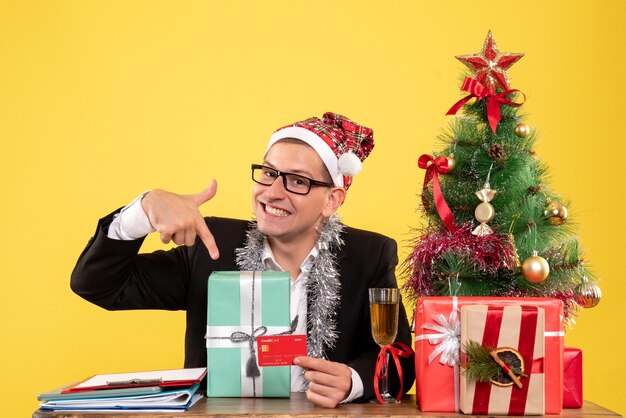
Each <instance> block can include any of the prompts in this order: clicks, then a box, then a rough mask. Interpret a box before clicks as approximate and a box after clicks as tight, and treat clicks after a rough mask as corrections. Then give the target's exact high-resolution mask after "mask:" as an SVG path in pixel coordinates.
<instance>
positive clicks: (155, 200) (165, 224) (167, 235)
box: [141, 180, 220, 260]
mask: <svg viewBox="0 0 626 418" xmlns="http://www.w3.org/2000/svg"><path fill="white" fill-rule="evenodd" d="M216 192H217V182H216V181H215V180H213V181H212V182H211V185H210V186H209V187H208V188H207V189H205V190H203V191H201V192H200V193H196V194H189V195H180V194H175V193H171V192H168V191H165V190H159V189H156V190H152V191H150V192H148V193H147V194H146V195H145V196H144V197H143V199H142V200H141V206H142V207H143V210H144V212H145V213H146V215H147V216H148V219H149V220H150V224H152V226H153V227H154V229H156V230H157V231H158V232H159V234H160V235H161V241H163V242H164V243H165V244H167V243H168V242H170V241H174V243H176V244H177V245H193V244H194V242H195V241H196V236H199V237H200V239H201V240H202V242H203V243H204V245H205V246H206V248H207V250H208V251H209V254H210V255H211V258H212V259H214V260H217V258H218V257H219V256H220V254H219V251H218V249H217V245H216V244H215V238H213V234H211V231H209V228H208V227H207V226H206V222H205V221H204V217H203V216H202V214H201V213H200V210H199V208H200V206H201V205H202V204H204V203H205V202H207V201H209V200H211V199H212V198H213V196H215V193H216Z"/></svg>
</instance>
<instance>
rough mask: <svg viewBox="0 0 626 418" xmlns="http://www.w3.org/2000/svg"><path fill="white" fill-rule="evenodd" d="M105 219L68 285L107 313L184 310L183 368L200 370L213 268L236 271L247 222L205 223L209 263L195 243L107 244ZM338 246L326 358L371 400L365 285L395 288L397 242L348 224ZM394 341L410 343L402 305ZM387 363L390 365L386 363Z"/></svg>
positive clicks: (405, 362) (394, 386)
mask: <svg viewBox="0 0 626 418" xmlns="http://www.w3.org/2000/svg"><path fill="white" fill-rule="evenodd" d="M115 213H116V212H114V213H113V214H111V215H108V216H107V217H105V218H103V219H101V220H100V222H99V223H98V227H97V229H96V234H95V236H94V237H92V238H91V239H90V240H89V243H88V244H87V247H86V248H85V250H84V251H83V252H82V254H81V255H80V258H79V259H78V262H77V264H76V266H75V268H74V271H73V272H72V277H71V288H72V290H73V291H74V292H76V293H77V294H78V295H80V296H82V297H83V298H85V299H87V300H88V301H90V302H92V303H95V304H96V305H98V306H101V307H103V308H105V309H109V310H120V309H168V310H186V311H187V329H186V334H185V367H202V366H206V364H207V359H206V343H205V339H204V336H205V333H206V312H207V282H208V280H207V279H208V277H209V275H210V274H211V272H213V271H232V270H239V269H238V267H237V264H236V263H235V249H236V248H241V247H243V246H244V244H245V238H246V231H247V229H248V228H249V227H250V222H247V221H242V220H236V219H226V218H216V217H211V218H206V222H207V225H208V227H209V229H210V230H211V232H212V233H213V236H214V237H215V240H216V242H217V245H218V248H219V250H220V258H219V259H218V260H212V259H211V258H210V257H209V254H208V251H207V249H206V247H205V246H204V244H203V243H202V241H200V239H199V238H198V239H196V243H195V244H194V245H193V246H189V247H187V246H180V247H177V248H174V249H171V250H169V251H155V252H153V253H149V254H138V252H139V249H140V247H141V245H142V243H143V239H139V240H133V241H120V240H113V239H110V238H108V237H107V234H106V232H107V230H108V226H109V224H110V223H111V221H112V219H113V215H114V214H115ZM341 238H342V239H343V241H344V245H342V246H341V249H340V250H339V251H338V252H337V254H336V257H337V262H338V271H339V275H340V281H341V304H340V307H339V311H338V312H337V330H338V333H339V337H338V339H337V342H336V346H335V347H334V348H333V349H330V350H328V351H327V352H326V354H327V357H328V359H329V360H331V361H336V362H340V363H344V364H347V365H348V366H350V367H352V368H353V369H355V370H356V371H357V373H358V374H359V376H360V377H361V379H362V381H363V388H364V394H363V396H362V397H361V398H359V399H358V400H357V401H366V400H369V399H371V398H372V397H373V396H374V389H373V383H372V382H373V378H374V367H375V362H376V357H377V355H378V352H379V347H378V345H376V343H375V342H374V340H373V338H372V335H371V328H370V312H369V302H368V288H370V287H397V283H396V278H395V267H396V264H397V262H398V257H397V246H396V242H395V241H394V240H392V239H390V238H387V237H385V236H383V235H380V234H376V233H373V232H368V231H363V230H359V229H354V228H350V227H346V228H345V230H344V233H343V234H342V236H341ZM396 341H400V342H403V343H405V344H407V345H408V346H411V333H410V331H409V326H408V322H407V317H406V312H405V309H404V306H402V305H401V306H400V317H399V326H398V336H397V339H396ZM391 363H393V362H391ZM402 374H403V377H404V379H403V381H404V383H403V387H404V392H406V391H407V390H409V388H410V387H411V386H412V384H413V381H414V376H415V373H414V366H413V356H411V357H410V358H408V359H402ZM396 375H397V373H396V370H395V366H394V365H393V364H391V366H390V377H389V385H390V392H391V393H392V394H393V393H397V391H398V390H399V380H398V379H397V377H396Z"/></svg>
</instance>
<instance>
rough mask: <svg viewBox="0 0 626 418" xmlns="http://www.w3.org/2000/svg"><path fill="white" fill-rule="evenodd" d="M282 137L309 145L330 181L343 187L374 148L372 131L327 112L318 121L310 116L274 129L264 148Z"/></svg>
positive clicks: (346, 187)
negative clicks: (327, 173) (318, 157)
mask: <svg viewBox="0 0 626 418" xmlns="http://www.w3.org/2000/svg"><path fill="white" fill-rule="evenodd" d="M284 138H295V139H299V140H301V141H303V142H305V143H307V144H308V145H310V146H311V147H312V148H313V149H314V150H315V151H316V152H317V154H318V155H319V156H320V158H321V159H322V161H323V162H324V165H325V166H326V168H327V169H328V172H329V173H330V176H331V177H332V179H333V184H334V185H335V186H339V187H344V188H345V189H346V190H347V189H348V187H350V184H351V183H352V177H353V176H355V175H356V174H358V173H359V171H361V168H362V165H361V163H362V162H363V161H364V160H365V159H366V158H367V156H368V155H369V154H370V152H371V151H372V149H373V148H374V131H372V130H371V129H370V128H366V127H365V126H362V125H359V124H358V123H355V122H353V121H351V120H350V119H348V118H346V117H345V116H341V115H339V114H337V113H331V112H326V113H324V116H323V117H322V120H320V119H318V118H316V117H312V118H309V119H306V120H303V121H301V122H296V123H293V124H291V125H287V126H284V127H282V128H280V129H278V130H277V131H276V132H274V134H273V135H272V136H271V138H270V141H269V144H268V145H267V150H269V149H270V148H271V146H272V145H274V144H275V143H276V141H278V140H281V139H284ZM267 150H266V152H267Z"/></svg>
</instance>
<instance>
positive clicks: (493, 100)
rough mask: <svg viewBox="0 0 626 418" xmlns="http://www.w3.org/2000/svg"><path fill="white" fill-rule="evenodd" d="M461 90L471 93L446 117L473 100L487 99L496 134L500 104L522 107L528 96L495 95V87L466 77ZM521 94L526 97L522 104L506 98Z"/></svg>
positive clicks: (513, 91)
mask: <svg viewBox="0 0 626 418" xmlns="http://www.w3.org/2000/svg"><path fill="white" fill-rule="evenodd" d="M461 90H464V91H467V92H469V94H468V95H467V96H465V97H464V98H462V99H461V100H459V101H458V102H456V103H455V104H454V106H452V107H451V108H450V110H448V113H446V115H454V114H456V112H458V111H459V109H460V108H462V107H463V106H465V104H466V103H467V102H468V101H469V100H470V99H471V98H472V97H476V99H477V100H482V99H485V98H487V119H488V120H489V126H490V127H491V131H492V132H493V133H494V134H495V133H496V127H497V126H498V123H499V122H500V119H501V116H500V104H503V105H506V106H512V107H520V106H521V105H523V104H524V101H526V95H525V94H524V93H522V92H521V91H519V90H505V91H503V92H502V93H500V94H495V91H494V90H493V87H491V86H490V87H489V88H487V87H485V86H483V85H482V84H480V82H479V81H478V80H474V79H473V78H470V77H466V78H465V81H464V82H463V85H462V86H461ZM515 92H519V93H522V96H524V100H522V102H521V103H515V102H514V101H512V100H510V99H509V98H507V97H506V96H507V95H508V94H510V93H515Z"/></svg>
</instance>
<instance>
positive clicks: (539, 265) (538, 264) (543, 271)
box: [522, 254, 550, 283]
mask: <svg viewBox="0 0 626 418" xmlns="http://www.w3.org/2000/svg"><path fill="white" fill-rule="evenodd" d="M549 274H550V266H549V265H548V262H547V261H546V259H545V258H543V257H541V256H539V255H536V254H533V255H532V256H531V257H528V258H527V259H526V260H524V263H522V276H524V278H525V279H526V280H528V281H529V282H531V283H539V282H542V281H544V280H545V279H546V278H547V277H548V275H549Z"/></svg>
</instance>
